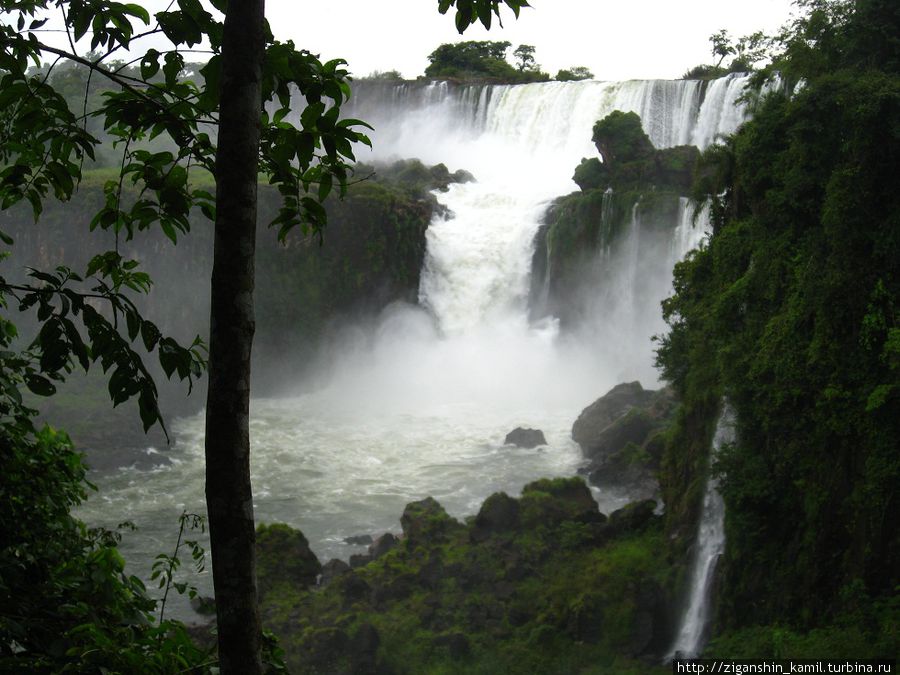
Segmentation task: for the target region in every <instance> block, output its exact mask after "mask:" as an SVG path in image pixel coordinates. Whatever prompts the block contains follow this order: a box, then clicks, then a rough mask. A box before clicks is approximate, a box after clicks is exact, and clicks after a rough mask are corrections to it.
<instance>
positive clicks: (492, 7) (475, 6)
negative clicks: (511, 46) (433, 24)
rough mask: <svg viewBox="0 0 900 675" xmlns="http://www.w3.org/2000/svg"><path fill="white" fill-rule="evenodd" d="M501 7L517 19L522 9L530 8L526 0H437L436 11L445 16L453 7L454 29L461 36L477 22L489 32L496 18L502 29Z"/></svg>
mask: <svg viewBox="0 0 900 675" xmlns="http://www.w3.org/2000/svg"><path fill="white" fill-rule="evenodd" d="M503 5H506V6H507V7H508V8H509V9H510V10H512V13H513V15H514V16H515V17H516V18H517V19H518V18H519V12H520V11H521V10H522V8H523V7H530V5H529V4H528V0H439V2H438V11H439V12H440V13H441V14H446V13H447V11H448V10H449V9H450V8H451V7H454V6H455V7H456V29H457V30H458V31H459V33H460V34H462V33H464V32H465V30H466V28H468V27H469V26H471V25H472V24H474V23H476V22H478V21H480V22H481V25H482V26H484V27H485V28H486V29H487V30H490V28H491V24H492V23H493V18H494V17H497V20H498V21H499V23H500V25H501V27H502V26H503V21H502V20H501V17H500V9H501V8H502V7H503Z"/></svg>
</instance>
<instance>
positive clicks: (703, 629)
mask: <svg viewBox="0 0 900 675" xmlns="http://www.w3.org/2000/svg"><path fill="white" fill-rule="evenodd" d="M734 439H735V432H734V414H733V413H732V411H731V409H730V408H729V407H728V405H727V404H726V405H725V407H724V409H723V411H722V414H721V416H720V417H719V421H718V422H717V423H716V431H715V435H714V436H713V442H712V450H711V452H710V464H711V463H712V459H713V458H715V456H716V453H718V452H719V450H720V449H721V448H722V446H724V445H727V444H729V443H733V442H734ZM724 551H725V504H724V502H723V501H722V495H720V494H719V489H718V481H717V480H716V479H715V477H713V476H709V477H708V478H707V479H706V489H705V491H704V493H703V508H702V511H701V512H700V522H699V526H698V529H697V541H696V543H695V552H694V555H693V558H692V560H691V576H690V581H689V586H688V591H689V594H688V601H687V605H686V606H685V610H684V615H683V616H682V619H681V626H680V628H679V630H678V634H677V636H676V637H675V641H674V642H673V644H672V647H671V649H670V650H669V652H668V656H667V660H669V659H672V658H675V657H676V656H679V655H680V656H682V657H684V658H693V657H696V656H697V655H699V654H700V652H701V650H702V649H703V646H704V644H705V642H706V639H707V637H708V629H709V621H710V615H711V604H712V599H713V598H712V590H713V583H714V581H715V574H716V565H717V563H718V561H719V557H720V556H721V555H722V553H724Z"/></svg>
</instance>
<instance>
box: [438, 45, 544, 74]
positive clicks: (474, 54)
mask: <svg viewBox="0 0 900 675" xmlns="http://www.w3.org/2000/svg"><path fill="white" fill-rule="evenodd" d="M511 46H512V45H511V44H510V43H509V42H507V41H505V40H504V41H474V40H470V41H465V42H455V43H452V44H442V45H441V46H440V47H438V48H437V49H435V50H434V51H433V52H432V53H431V54H429V56H428V61H429V65H428V67H427V68H426V69H425V75H426V76H428V77H436V78H450V79H461V80H484V81H491V82H502V83H519V82H540V81H545V80H548V79H550V77H549V75H547V74H546V73H542V72H540V70H539V67H538V66H537V65H536V64H534V56H533V49H534V48H533V47H531V48H530V49H531V50H532V51H528V49H526V51H525V52H522V54H521V55H519V53H518V52H519V50H521V49H522V48H523V47H525V48H528V47H529V45H519V47H517V48H516V52H517V54H516V55H517V56H518V57H519V60H520V64H519V65H520V66H523V67H522V68H519V69H517V68H515V67H513V66H512V65H510V63H509V62H508V61H507V60H506V52H507V51H508V50H509V48H510V47H511ZM524 57H530V61H529V60H527V59H525V60H523V58H524Z"/></svg>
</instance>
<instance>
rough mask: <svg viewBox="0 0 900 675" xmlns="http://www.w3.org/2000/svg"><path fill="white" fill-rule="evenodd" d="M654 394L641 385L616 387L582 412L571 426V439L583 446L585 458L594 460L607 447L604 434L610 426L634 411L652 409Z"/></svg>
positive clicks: (630, 384) (624, 384)
mask: <svg viewBox="0 0 900 675" xmlns="http://www.w3.org/2000/svg"><path fill="white" fill-rule="evenodd" d="M654 394H655V392H653V391H648V390H646V389H644V388H643V387H642V386H641V383H640V382H626V383H623V384H618V385H616V386H615V387H613V388H612V389H610V390H609V391H608V392H607V393H606V394H605V395H603V396H601V397H600V398H598V399H597V400H596V401H594V402H593V403H591V405H589V406H588V407H587V408H585V409H584V410H582V411H581V414H580V415H579V416H578V419H577V420H575V424H574V425H572V439H573V440H574V441H575V442H576V443H578V445H580V446H581V449H582V451H583V452H584V454H585V456H587V457H589V458H592V457H593V456H594V455H596V454H598V453H599V452H601V451H602V449H603V448H604V447H606V446H608V444H609V442H608V440H607V438H606V437H605V435H604V432H606V431H607V430H608V429H609V427H610V425H612V424H613V423H614V422H616V421H617V420H618V419H619V418H621V417H622V416H623V415H625V414H626V413H627V412H628V411H630V410H631V409H632V408H635V407H643V406H648V405H650V403H651V401H652V399H653V396H654Z"/></svg>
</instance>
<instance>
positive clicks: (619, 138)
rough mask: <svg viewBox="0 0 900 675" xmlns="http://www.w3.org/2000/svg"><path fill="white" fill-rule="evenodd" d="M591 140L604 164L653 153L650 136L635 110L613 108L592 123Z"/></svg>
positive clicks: (638, 157) (639, 158)
mask: <svg viewBox="0 0 900 675" xmlns="http://www.w3.org/2000/svg"><path fill="white" fill-rule="evenodd" d="M591 141H592V142H593V143H594V145H596V146H597V151H598V152H599V153H600V158H601V160H602V161H603V163H604V164H614V163H616V162H633V161H639V160H643V159H645V158H646V157H647V156H649V155H651V154H652V153H653V144H652V143H651V142H650V137H649V136H647V134H646V133H645V132H644V129H643V127H642V126H641V118H640V116H638V114H637V113H635V112H627V113H626V112H622V111H621V110H614V111H613V112H611V113H610V114H609V115H607V116H606V117H604V118H603V119H602V120H598V121H597V122H596V123H595V124H594V129H593V133H592V135H591Z"/></svg>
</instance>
